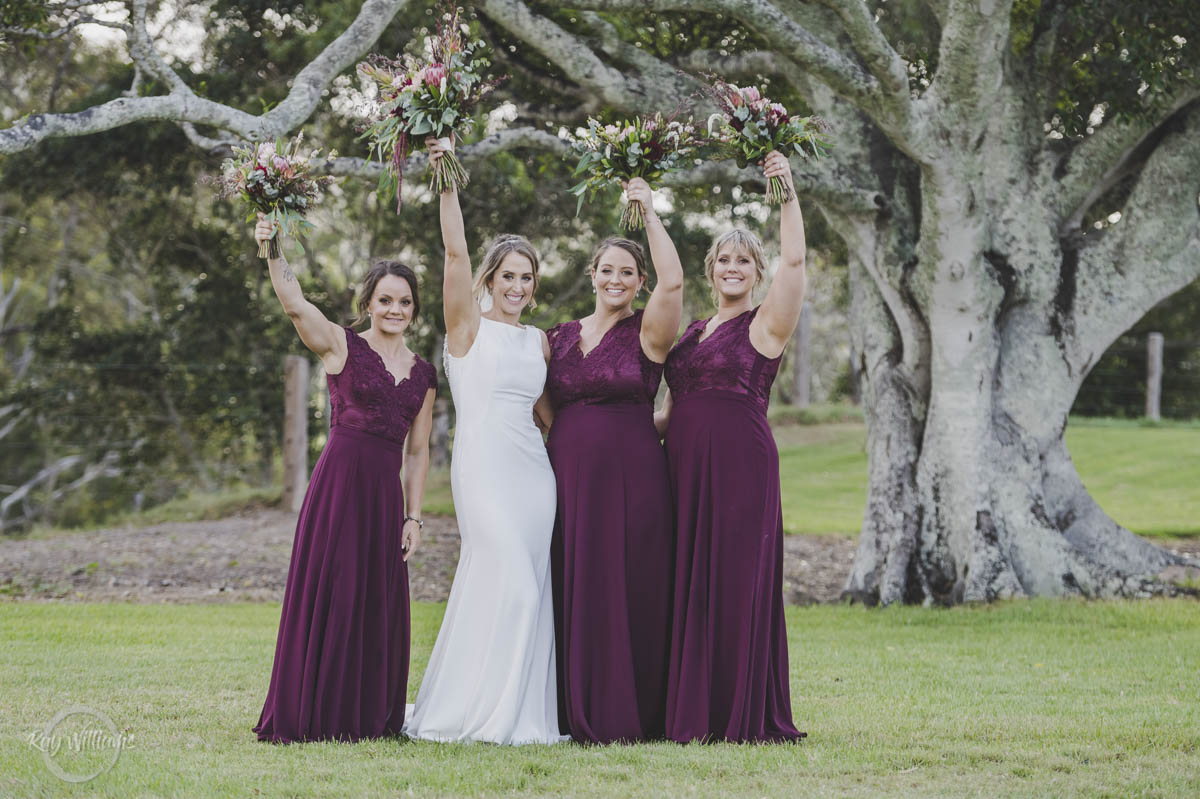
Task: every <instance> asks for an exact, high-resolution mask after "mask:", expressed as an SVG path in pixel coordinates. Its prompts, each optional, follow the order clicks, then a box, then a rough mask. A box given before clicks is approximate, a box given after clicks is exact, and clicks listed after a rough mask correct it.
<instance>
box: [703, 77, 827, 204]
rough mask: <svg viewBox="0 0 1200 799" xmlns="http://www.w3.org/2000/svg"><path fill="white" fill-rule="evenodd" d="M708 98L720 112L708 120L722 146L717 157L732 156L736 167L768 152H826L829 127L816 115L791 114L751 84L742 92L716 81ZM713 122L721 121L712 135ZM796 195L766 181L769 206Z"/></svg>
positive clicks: (810, 154) (778, 183) (808, 155)
mask: <svg viewBox="0 0 1200 799" xmlns="http://www.w3.org/2000/svg"><path fill="white" fill-rule="evenodd" d="M708 94H709V96H710V97H712V99H713V101H714V102H715V103H716V104H717V107H718V108H720V109H721V110H720V113H716V114H713V115H712V116H710V117H709V118H708V131H709V135H711V136H713V138H714V139H715V140H716V141H717V142H718V143H719V144H720V145H722V146H721V150H720V154H719V156H718V157H724V158H736V159H737V163H738V166H739V167H745V166H746V165H747V164H749V163H753V162H757V161H760V160H762V159H763V158H765V157H766V155H767V153H769V152H771V151H772V150H778V151H779V152H781V153H783V154H784V155H792V154H795V155H799V156H801V157H803V158H820V157H821V156H823V155H825V154H826V153H827V152H828V151H829V147H830V145H829V142H828V141H827V140H826V138H825V134H827V133H828V132H829V125H828V124H827V123H826V122H825V121H824V120H823V119H821V118H820V117H815V116H813V117H801V116H789V115H788V112H787V109H786V108H784V107H783V106H782V105H780V104H779V103H773V102H771V101H770V100H768V99H767V98H766V97H763V96H762V94H761V93H760V92H759V91H758V89H756V88H755V87H753V86H748V87H746V88H744V89H743V88H738V87H737V86H734V85H733V84H731V83H726V82H725V81H723V80H717V81H716V82H715V83H714V84H713V85H712V86H711V87H709V90H708ZM714 121H717V122H719V127H718V128H717V130H716V131H715V132H714V129H713V128H714V125H713V123H714ZM794 196H795V195H794V194H793V193H792V191H791V189H789V188H788V186H787V184H786V183H784V181H783V180H782V179H781V178H771V179H770V180H769V181H768V182H767V202H768V203H770V204H772V205H779V204H780V203H785V202H789V201H791V199H792V198H793V197H794Z"/></svg>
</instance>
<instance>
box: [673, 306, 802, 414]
mask: <svg viewBox="0 0 1200 799" xmlns="http://www.w3.org/2000/svg"><path fill="white" fill-rule="evenodd" d="M757 314H758V308H754V309H753V310H750V311H746V312H745V313H743V314H741V315H739V316H735V317H733V318H732V319H727V320H726V321H725V322H723V323H722V324H721V325H720V326H719V327H718V328H717V329H716V330H714V331H713V333H712V335H710V336H709V337H708V338H706V339H704V341H700V336H701V335H703V333H704V326H705V325H706V324H707V323H708V319H697V320H696V321H695V322H692V323H691V324H690V325H688V328H687V330H685V331H684V333H683V335H682V336H681V337H680V339H679V342H678V343H677V344H676V345H675V346H674V347H673V348H672V349H671V352H670V354H669V355H667V367H666V375H667V386H669V387H670V389H671V396H672V397H673V398H675V399H678V398H679V397H682V396H684V395H686V394H691V393H692V392H695V391H705V390H707V389H723V390H726V391H735V392H738V393H740V394H745V395H746V396H747V397H749V398H750V399H751V400H753V401H754V403H755V404H756V405H758V406H760V407H761V408H762V409H763V410H764V411H765V410H766V409H767V405H768V403H769V402H770V400H771V385H772V384H773V383H774V382H775V376H776V375H777V374H778V373H779V364H780V362H781V361H782V360H783V356H782V355H780V356H778V357H776V358H768V357H766V356H765V355H763V354H762V353H760V352H759V351H758V350H756V349H754V345H753V344H751V343H750V323H751V322H752V321H754V317H755V316H756V315H757Z"/></svg>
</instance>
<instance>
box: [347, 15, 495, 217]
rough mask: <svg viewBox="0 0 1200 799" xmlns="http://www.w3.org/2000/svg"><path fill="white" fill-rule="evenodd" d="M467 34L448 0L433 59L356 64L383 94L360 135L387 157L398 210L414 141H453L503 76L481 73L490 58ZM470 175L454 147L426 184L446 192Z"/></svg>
mask: <svg viewBox="0 0 1200 799" xmlns="http://www.w3.org/2000/svg"><path fill="white" fill-rule="evenodd" d="M469 33H470V27H469V26H468V25H467V24H466V23H465V22H463V21H462V13H461V11H460V10H459V9H458V8H457V7H453V8H448V7H445V6H443V9H442V14H441V16H440V17H439V19H438V24H437V30H436V33H435V35H434V36H433V37H431V40H430V45H431V50H432V58H431V59H430V60H429V61H427V62H425V61H420V60H418V59H416V58H413V57H412V56H409V55H402V56H401V57H400V58H396V59H393V58H387V57H384V56H381V55H378V54H373V55H371V56H369V57H368V58H367V60H366V61H364V62H362V63H361V64H359V65H358V72H359V74H361V75H363V76H364V77H366V78H368V79H370V80H371V81H372V82H373V83H374V84H375V87H376V89H377V90H378V92H379V100H380V105H379V107H378V110H377V111H376V112H375V113H374V114H373V115H372V118H371V119H370V120H369V121H368V122H367V123H366V124H364V125H363V126H362V127H361V131H362V135H361V136H360V137H359V138H360V139H366V140H367V142H368V144H369V146H370V157H371V158H378V159H379V160H380V161H381V162H383V163H384V165H385V168H384V170H383V174H382V175H380V178H379V191H380V194H381V195H383V196H388V197H390V196H391V195H392V194H393V193H395V196H396V212H397V213H399V212H400V206H401V202H402V201H401V197H400V189H401V188H402V185H403V182H404V164H405V160H406V159H407V158H408V155H409V153H410V152H411V151H412V149H413V146H414V144H418V143H419V142H420V141H421V140H422V139H424V138H425V137H427V136H432V137H434V138H437V139H445V140H446V141H444V142H443V143H444V144H445V145H446V146H447V147H448V146H449V138H450V135H451V134H452V133H455V132H457V133H460V134H461V133H463V132H465V131H467V130H469V129H470V127H471V125H472V122H473V120H472V119H471V117H470V116H469V112H470V110H471V109H472V108H473V107H474V106H476V105H477V104H478V103H479V101H480V100H482V99H483V98H484V97H486V96H487V95H488V94H489V93H491V91H492V89H494V88H495V87H496V85H497V84H498V83H499V82H500V81H501V80H502V78H496V79H492V80H488V79H485V78H484V76H483V70H485V69H487V67H489V66H490V65H491V62H490V61H489V60H488V59H487V58H485V57H483V55H482V54H481V50H482V48H483V42H482V40H478V39H476V40H469V39H468V38H467V37H468V34H469ZM459 138H461V136H460V137H459ZM469 180H470V176H469V175H468V174H467V171H466V170H465V169H464V168H463V166H462V164H461V163H460V162H459V160H458V158H456V157H455V155H454V153H453V151H447V152H446V153H445V154H444V155H443V156H442V158H440V159H439V160H438V161H436V162H435V163H434V165H433V168H432V174H431V175H430V182H429V188H430V189H432V190H433V191H435V192H437V193H439V194H441V193H442V192H445V191H449V190H450V189H453V188H457V187H460V186H466V185H467V183H468V182H469Z"/></svg>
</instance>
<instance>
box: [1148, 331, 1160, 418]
mask: <svg viewBox="0 0 1200 799" xmlns="http://www.w3.org/2000/svg"><path fill="white" fill-rule="evenodd" d="M1162 373H1163V334H1162V333H1151V334H1150V337H1149V338H1148V339H1147V341H1146V418H1147V419H1150V420H1152V421H1155V422H1157V421H1159V420H1160V419H1161V418H1162V412H1161V404H1162Z"/></svg>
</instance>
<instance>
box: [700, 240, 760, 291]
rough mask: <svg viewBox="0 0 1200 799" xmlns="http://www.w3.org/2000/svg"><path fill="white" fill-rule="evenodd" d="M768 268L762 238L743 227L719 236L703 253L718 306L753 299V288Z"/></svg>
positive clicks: (705, 271) (706, 270) (706, 272)
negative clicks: (706, 251)
mask: <svg viewBox="0 0 1200 799" xmlns="http://www.w3.org/2000/svg"><path fill="white" fill-rule="evenodd" d="M765 270H766V256H765V255H764V254H763V248H762V242H760V241H759V240H758V236H755V235H754V234H753V233H751V232H750V231H748V230H742V229H741V228H734V229H733V230H731V231H729V232H728V233H724V234H722V235H720V236H718V237H717V238H716V239H715V240H713V243H712V245H711V246H710V247H709V248H708V254H706V255H705V256H704V274H705V276H706V277H707V278H708V282H709V284H710V285H711V287H712V297H713V302H715V303H716V304H717V307H720V306H722V305H729V304H737V303H738V302H741V301H744V300H750V299H752V298H751V292H753V291H754V287H755V286H757V285H758V284H759V282H760V281H761V280H762V279H763V276H764V274H765Z"/></svg>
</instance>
